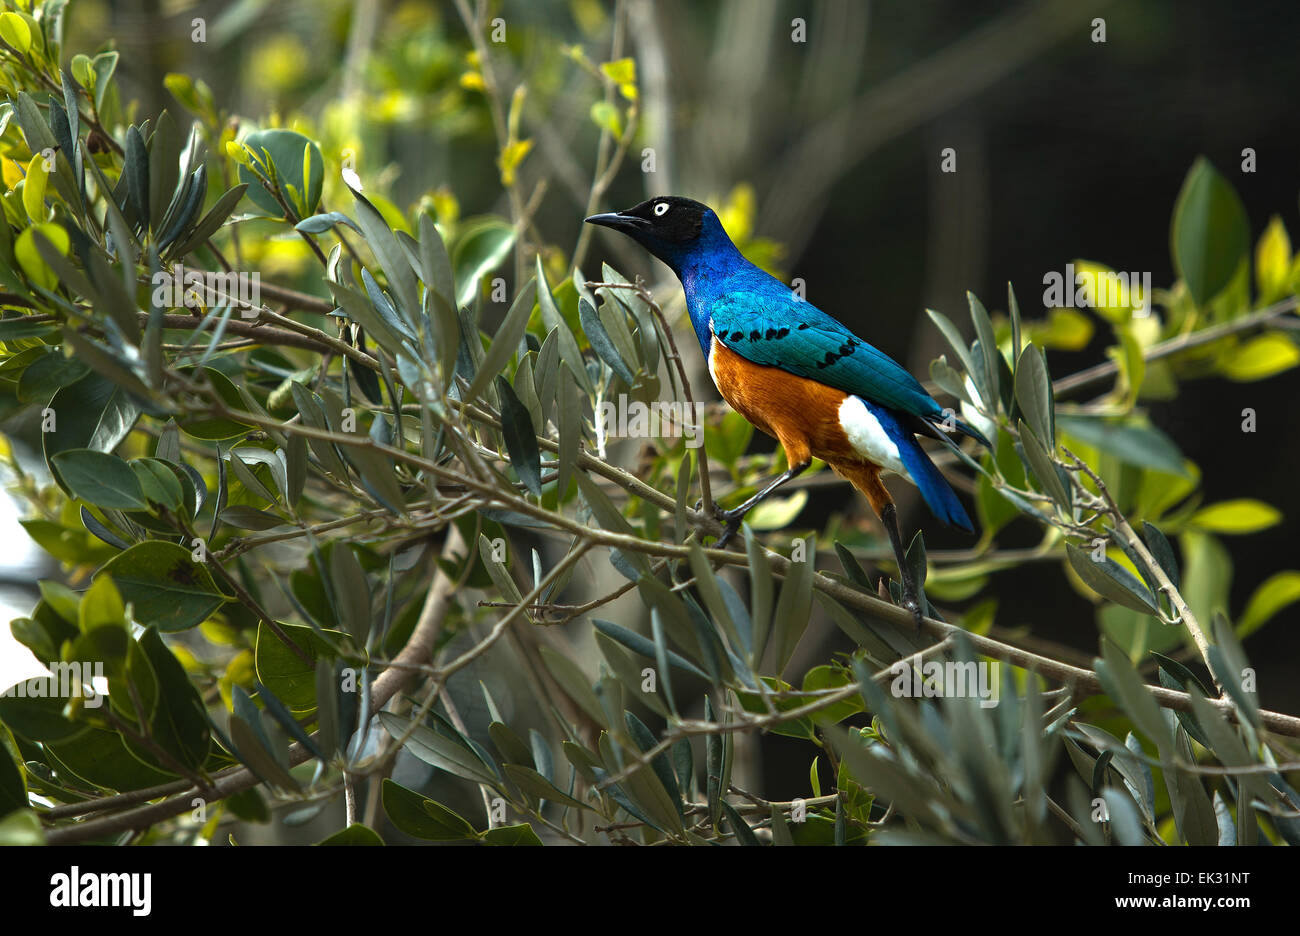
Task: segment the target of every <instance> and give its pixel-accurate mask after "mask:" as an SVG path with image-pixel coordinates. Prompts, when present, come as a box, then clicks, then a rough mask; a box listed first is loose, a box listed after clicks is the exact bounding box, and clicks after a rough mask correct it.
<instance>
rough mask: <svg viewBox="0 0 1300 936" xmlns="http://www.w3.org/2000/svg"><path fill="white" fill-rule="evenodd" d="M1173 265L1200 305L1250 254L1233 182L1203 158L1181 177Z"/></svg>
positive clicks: (1245, 222) (1246, 226) (1172, 235)
mask: <svg viewBox="0 0 1300 936" xmlns="http://www.w3.org/2000/svg"><path fill="white" fill-rule="evenodd" d="M1170 240H1171V248H1172V252H1173V258H1174V269H1176V270H1177V271H1178V275H1179V276H1181V277H1182V278H1183V280H1184V281H1186V283H1187V291H1188V292H1189V293H1191V296H1192V301H1194V302H1195V303H1196V304H1197V305H1198V306H1203V305H1205V304H1206V303H1207V302H1209V301H1210V300H1211V299H1213V298H1214V297H1215V296H1217V295H1218V294H1219V293H1220V292H1221V291H1222V290H1223V288H1224V287H1225V286H1227V285H1228V283H1229V281H1231V279H1232V277H1233V276H1234V274H1236V272H1237V268H1238V267H1239V266H1240V265H1241V263H1242V262H1243V261H1245V260H1246V258H1247V257H1248V255H1249V253H1250V222H1249V220H1248V219H1247V217H1246V209H1245V208H1244V207H1243V206H1242V204H1241V199H1240V198H1239V197H1238V196H1237V193H1236V191H1235V190H1234V189H1233V187H1232V185H1231V184H1230V183H1229V182H1228V181H1227V180H1226V179H1225V178H1224V177H1223V176H1222V175H1220V174H1219V172H1218V170H1216V169H1215V168H1214V166H1212V165H1211V164H1210V162H1209V161H1208V160H1206V159H1205V158H1204V157H1201V158H1198V159H1197V160H1196V162H1195V163H1194V164H1193V165H1192V168H1191V169H1190V170H1189V171H1188V173H1187V178H1186V179H1185V180H1184V181H1183V188H1182V191H1180V192H1179V193H1178V201H1177V203H1176V204H1175V206H1174V217H1173V224H1172V227H1171V230H1170Z"/></svg>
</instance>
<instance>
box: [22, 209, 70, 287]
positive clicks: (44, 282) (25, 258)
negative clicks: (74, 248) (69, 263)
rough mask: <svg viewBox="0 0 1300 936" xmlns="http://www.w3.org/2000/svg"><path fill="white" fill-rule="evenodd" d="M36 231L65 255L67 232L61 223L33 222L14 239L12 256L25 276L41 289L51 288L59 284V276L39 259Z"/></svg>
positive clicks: (66, 250)
mask: <svg viewBox="0 0 1300 936" xmlns="http://www.w3.org/2000/svg"><path fill="white" fill-rule="evenodd" d="M37 231H39V232H40V233H41V234H43V235H44V236H45V239H46V240H48V241H49V242H50V243H51V244H53V245H54V247H55V249H56V250H58V252H59V253H61V254H63V256H65V257H66V256H67V255H68V232H67V231H66V230H64V229H63V226H62V225H60V224H54V223H52V222H50V223H46V224H34V225H32V226H31V227H29V228H28V229H27V230H25V231H23V232H22V233H21V234H19V235H18V239H17V240H16V241H14V257H15V258H16V259H17V260H18V265H19V266H20V267H22V269H23V273H25V274H27V278H28V279H29V280H31V281H32V282H33V283H35V284H36V285H37V286H40V287H41V288H42V289H53V288H54V287H55V286H57V285H58V284H59V278H58V277H57V276H55V275H54V271H53V270H51V269H50V268H49V265H48V264H46V262H45V261H44V260H42V259H41V255H40V254H39V253H38V252H37V250H36V232H37Z"/></svg>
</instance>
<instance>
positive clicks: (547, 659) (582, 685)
mask: <svg viewBox="0 0 1300 936" xmlns="http://www.w3.org/2000/svg"><path fill="white" fill-rule="evenodd" d="M539 652H540V653H541V656H542V662H543V663H545V664H546V668H547V669H548V670H550V673H551V675H552V676H554V677H555V681H556V682H557V683H559V684H560V688H561V689H563V690H564V692H565V694H566V695H568V697H569V698H570V699H572V700H573V701H574V702H576V703H577V704H578V706H579V708H581V709H582V710H583V711H584V712H586V713H587V714H588V715H589V716H591V719H592V721H594V722H595V723H596V724H598V725H600V726H601V727H602V728H608V727H609V726H608V725H607V724H606V719H605V710H604V709H603V708H601V705H600V700H599V699H597V698H596V693H595V692H593V691H592V688H591V682H590V681H589V680H588V679H587V676H586V674H584V673H583V672H582V670H581V669H579V668H578V664H576V663H574V662H573V661H572V660H570V659H569V658H568V657H566V656H564V655H563V654H561V653H558V652H556V651H555V650H552V649H551V648H550V647H541V648H540V650H539Z"/></svg>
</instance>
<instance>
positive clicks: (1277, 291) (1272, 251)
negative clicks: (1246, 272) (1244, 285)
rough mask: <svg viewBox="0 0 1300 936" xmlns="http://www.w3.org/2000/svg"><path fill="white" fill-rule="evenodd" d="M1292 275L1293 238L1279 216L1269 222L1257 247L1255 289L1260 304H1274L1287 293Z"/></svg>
mask: <svg viewBox="0 0 1300 936" xmlns="http://www.w3.org/2000/svg"><path fill="white" fill-rule="evenodd" d="M1290 273H1291V238H1289V237H1288V236H1287V233H1286V225H1284V224H1283V223H1282V219H1281V218H1279V217H1278V216H1277V215H1274V216H1273V219H1272V220H1271V221H1269V222H1268V227H1267V228H1265V229H1264V233H1263V234H1261V235H1260V238H1259V243H1258V244H1256V245H1255V288H1256V290H1257V291H1258V293H1259V301H1260V302H1272V301H1273V300H1274V299H1277V298H1279V297H1280V296H1281V295H1282V294H1283V293H1285V292H1286V288H1287V280H1288V279H1289V278H1290Z"/></svg>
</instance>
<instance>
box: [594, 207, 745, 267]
mask: <svg viewBox="0 0 1300 936" xmlns="http://www.w3.org/2000/svg"><path fill="white" fill-rule="evenodd" d="M587 223H588V224H599V225H601V226H602V227H608V228H613V229H614V230H616V231H622V232H623V233H624V234H626V235H627V236H628V237H630V238H632V239H633V240H634V241H636V242H637V243H638V244H640V245H641V246H642V247H644V248H645V249H646V250H648V251H650V252H651V253H652V254H654V255H655V256H656V257H658V258H659V259H660V260H663V261H664V262H665V263H667V264H668V265H669V266H672V267H674V268H676V267H677V262H676V261H678V260H680V258H682V257H683V256H684V255H686V254H688V253H690V252H691V251H692V250H695V249H698V248H699V247H702V246H704V242H707V241H711V240H712V239H713V237H712V236H711V235H713V234H714V231H713V229H714V228H716V229H717V233H721V232H722V225H721V223H719V221H718V216H717V215H715V214H714V213H713V209H712V208H710V207H709V206H708V205H704V204H701V203H700V202H697V201H693V200H691V199H689V198H682V197H681V196H679V195H664V196H660V197H658V198H651V199H648V200H646V201H643V202H642V203H641V204H639V205H637V206H636V207H635V208H628V209H626V210H624V211H611V212H608V213H607V214H598V215H592V216H591V217H590V218H588V219H587ZM722 236H723V237H724V238H725V237H726V235H725V234H723V235H722Z"/></svg>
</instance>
